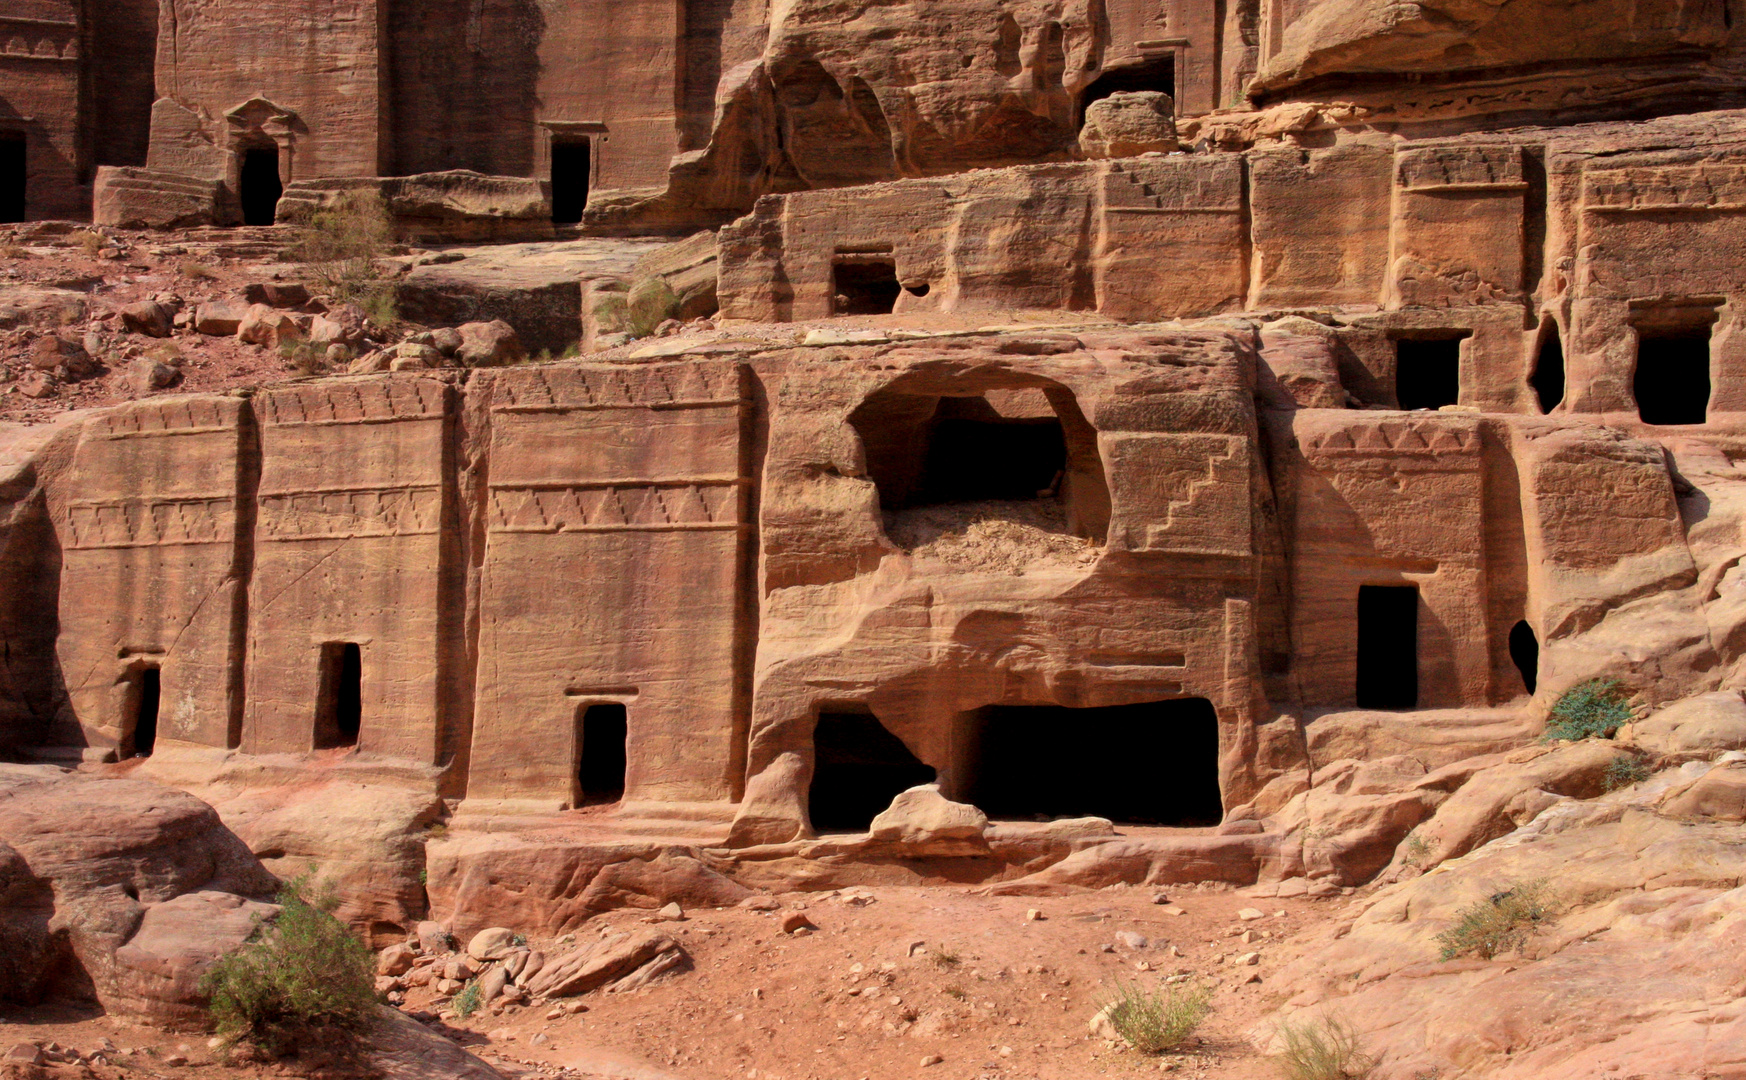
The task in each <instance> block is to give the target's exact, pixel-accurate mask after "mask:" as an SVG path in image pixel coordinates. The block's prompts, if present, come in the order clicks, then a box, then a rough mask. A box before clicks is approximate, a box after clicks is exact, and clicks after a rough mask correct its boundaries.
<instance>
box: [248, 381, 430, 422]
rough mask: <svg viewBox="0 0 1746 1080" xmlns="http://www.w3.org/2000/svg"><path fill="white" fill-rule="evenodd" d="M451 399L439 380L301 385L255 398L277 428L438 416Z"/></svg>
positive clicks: (265, 418) (263, 414)
mask: <svg viewBox="0 0 1746 1080" xmlns="http://www.w3.org/2000/svg"><path fill="white" fill-rule="evenodd" d="M447 404H448V403H447V387H446V386H445V385H444V384H443V383H440V382H437V381H436V380H434V379H385V380H371V381H368V382H365V381H362V380H360V381H358V382H349V383H341V384H338V385H326V386H307V387H296V388H293V389H289V390H275V391H273V392H272V393H267V394H261V395H260V396H258V397H257V398H256V399H255V408H256V409H257V410H258V411H259V413H260V417H261V423H263V424H266V425H269V426H278V427H285V426H291V425H297V424H369V423H381V422H383V421H388V420H419V419H434V418H438V417H441V416H442V415H444V413H445V412H446V411H447Z"/></svg>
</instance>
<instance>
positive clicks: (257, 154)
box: [237, 146, 285, 225]
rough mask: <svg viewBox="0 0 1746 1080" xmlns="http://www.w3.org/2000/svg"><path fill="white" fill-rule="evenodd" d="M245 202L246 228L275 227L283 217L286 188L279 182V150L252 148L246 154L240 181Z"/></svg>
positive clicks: (238, 188) (244, 153) (244, 220)
mask: <svg viewBox="0 0 1746 1080" xmlns="http://www.w3.org/2000/svg"><path fill="white" fill-rule="evenodd" d="M237 194H238V195H239V196H241V198H242V212H243V224H244V225H271V224H273V222H274V221H275V220H277V216H278V213H279V196H281V195H283V194H285V185H284V184H283V183H281V182H280V180H279V151H278V148H277V147H274V148H271V149H269V148H267V147H264V146H256V147H251V148H250V149H247V150H244V151H243V159H242V171H241V173H240V175H239V176H238V179H237Z"/></svg>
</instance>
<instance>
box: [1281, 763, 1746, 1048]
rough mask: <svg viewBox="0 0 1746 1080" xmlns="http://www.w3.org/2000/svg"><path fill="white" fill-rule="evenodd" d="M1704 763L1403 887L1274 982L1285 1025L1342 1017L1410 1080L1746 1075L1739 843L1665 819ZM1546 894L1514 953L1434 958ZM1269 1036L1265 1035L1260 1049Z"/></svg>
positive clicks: (1542, 819) (1578, 804) (1695, 824)
mask: <svg viewBox="0 0 1746 1080" xmlns="http://www.w3.org/2000/svg"><path fill="white" fill-rule="evenodd" d="M1707 769H1708V766H1707V765H1705V764H1703V763H1700V762H1693V763H1692V764H1690V765H1688V766H1686V767H1685V768H1684V769H1683V770H1674V771H1672V772H1670V773H1667V774H1663V775H1662V776H1660V777H1657V778H1656V779H1654V780H1652V781H1650V782H1648V783H1645V784H1640V785H1637V786H1635V787H1633V788H1631V789H1629V790H1625V791H1619V792H1615V793H1613V794H1611V795H1606V796H1603V797H1601V798H1598V799H1595V800H1592V801H1581V800H1577V799H1560V800H1557V801H1556V802H1555V803H1554V804H1553V805H1551V806H1549V807H1547V808H1546V809H1545V810H1543V811H1542V812H1541V813H1540V814H1539V816H1538V817H1536V818H1534V819H1533V820H1532V821H1531V822H1530V823H1528V824H1527V825H1526V826H1524V827H1523V828H1521V829H1518V830H1516V831H1514V832H1512V833H1510V834H1509V835H1507V836H1504V837H1502V838H1500V839H1497V840H1494V841H1492V842H1491V843H1489V844H1486V845H1484V846H1481V847H1479V848H1478V849H1476V850H1475V851H1473V852H1472V853H1470V854H1469V855H1467V856H1466V857H1464V858H1461V859H1458V860H1455V861H1453V862H1447V863H1444V864H1443V865H1442V867H1441V868H1440V869H1439V870H1438V871H1437V872H1435V873H1432V874H1427V875H1425V876H1423V877H1418V878H1415V879H1413V880H1411V881H1408V882H1405V883H1402V884H1399V885H1395V886H1392V887H1390V888H1387V889H1385V890H1383V891H1382V892H1380V893H1379V894H1377V896H1376V897H1375V898H1374V899H1373V900H1371V901H1369V902H1368V903H1367V904H1366V905H1365V907H1364V909H1363V910H1362V911H1361V912H1360V913H1359V914H1358V916H1357V918H1356V919H1355V920H1353V921H1352V922H1350V923H1349V924H1346V925H1341V926H1338V927H1335V928H1333V929H1332V930H1331V931H1330V932H1329V935H1328V939H1327V940H1324V941H1319V942H1317V943H1315V944H1313V945H1312V946H1311V947H1310V948H1309V949H1308V950H1307V951H1306V955H1305V956H1304V958H1303V959H1302V960H1299V961H1296V962H1295V963H1293V964H1292V965H1291V966H1289V967H1287V968H1286V969H1284V970H1283V971H1282V972H1281V973H1280V975H1279V976H1278V977H1277V978H1276V979H1275V980H1273V982H1274V984H1275V985H1276V986H1277V987H1278V988H1279V989H1280V991H1282V992H1284V993H1287V994H1290V995H1292V997H1291V999H1290V1002H1289V1004H1288V1005H1287V1007H1286V1009H1285V1010H1284V1012H1283V1013H1282V1014H1281V1015H1282V1016H1283V1017H1284V1018H1285V1019H1287V1020H1288V1021H1290V1022H1297V1023H1302V1022H1304V1021H1305V1020H1307V1019H1308V1018H1310V1017H1313V1016H1317V1015H1320V1014H1324V1013H1333V1014H1338V1015H1341V1016H1343V1017H1345V1018H1346V1019H1347V1020H1348V1021H1349V1022H1350V1023H1352V1024H1353V1025H1354V1026H1355V1027H1356V1028H1357V1030H1358V1032H1359V1034H1360V1037H1361V1039H1362V1040H1363V1043H1364V1045H1365V1046H1366V1048H1367V1049H1368V1050H1369V1051H1370V1052H1371V1053H1374V1054H1379V1055H1380V1056H1381V1058H1382V1060H1383V1061H1384V1062H1385V1063H1386V1064H1385V1066H1384V1071H1383V1072H1382V1073H1379V1075H1386V1076H1399V1077H1410V1076H1413V1075H1421V1074H1423V1073H1425V1072H1427V1071H1437V1072H1438V1073H1439V1075H1443V1076H1449V1077H1469V1076H1473V1077H1478V1076H1485V1077H1504V1078H1514V1077H1524V1078H1525V1077H1535V1078H1540V1077H1570V1078H1575V1077H1587V1076H1604V1075H1612V1074H1615V1073H1616V1074H1620V1075H1630V1074H1633V1073H1640V1074H1642V1075H1645V1076H1648V1075H1654V1076H1665V1077H1682V1078H1683V1077H1693V1078H1695V1077H1700V1076H1713V1075H1717V1074H1718V1073H1725V1072H1727V1071H1728V1070H1730V1069H1733V1068H1737V1067H1738V1066H1739V1064H1740V1062H1741V1061H1743V1060H1746V1055H1743V1054H1742V1053H1741V1051H1740V1049H1739V1047H1740V1046H1742V1045H1746V1044H1743V1042H1742V1035H1741V1031H1740V1022H1741V1017H1740V1015H1739V1010H1738V1009H1737V1008H1735V1007H1734V1005H1733V1003H1732V1000H1733V999H1732V995H1731V994H1730V993H1729V992H1728V991H1727V990H1726V989H1725V988H1726V987H1730V986H1732V985H1734V984H1735V983H1737V982H1738V980H1739V979H1741V978H1742V977H1743V973H1742V972H1741V970H1739V968H1740V964H1739V961H1738V953H1739V950H1738V948H1737V947H1736V943H1735V942H1734V935H1735V934H1736V933H1737V929H1736V928H1737V927H1738V926H1739V925H1740V919H1739V910H1740V906H1741V904H1742V902H1743V900H1742V896H1741V894H1740V890H1739V889H1738V887H1737V884H1738V883H1737V882H1736V881H1735V880H1734V878H1733V877H1732V876H1731V874H1730V872H1729V871H1728V870H1727V869H1726V868H1727V867H1728V866H1730V865H1731V864H1732V863H1733V862H1734V861H1735V860H1736V859H1737V858H1738V857H1739V855H1740V848H1741V845H1742V844H1746V834H1743V833H1742V832H1741V828H1740V826H1739V825H1737V824H1725V823H1721V822H1717V821H1715V820H1713V819H1702V818H1698V819H1694V820H1689V821H1684V822H1681V821H1675V820H1672V819H1670V818H1668V817H1666V816H1663V815H1662V814H1661V813H1658V812H1657V811H1656V810H1655V809H1654V807H1655V804H1656V802H1657V801H1659V800H1660V799H1661V798H1662V797H1663V795H1664V794H1666V792H1667V789H1668V787H1669V785H1677V784H1679V783H1682V782H1686V781H1689V780H1690V778H1691V777H1690V775H1689V774H1690V773H1691V772H1693V771H1696V772H1698V773H1702V772H1704V771H1705V770H1707ZM1532 881H1541V882H1544V883H1545V888H1546V890H1547V893H1548V896H1549V898H1550V900H1551V902H1552V906H1553V912H1554V917H1553V919H1552V920H1551V921H1550V922H1549V923H1547V924H1546V925H1544V926H1542V927H1540V928H1539V929H1538V930H1536V931H1535V932H1533V933H1532V934H1531V935H1530V936H1529V938H1528V942H1527V944H1526V945H1525V946H1524V947H1523V948H1522V949H1521V950H1520V951H1519V953H1518V952H1510V953H1508V954H1506V955H1503V956H1500V957H1498V958H1497V959H1495V960H1483V959H1474V958H1462V959H1455V960H1451V961H1441V960H1440V959H1439V953H1440V946H1439V944H1438V942H1437V940H1436V938H1437V935H1438V934H1439V933H1442V932H1443V931H1445V930H1448V929H1449V928H1450V927H1451V926H1453V925H1454V923H1455V921H1456V919H1457V917H1458V913H1459V912H1460V911H1462V910H1463V909H1464V908H1467V907H1468V906H1470V905H1474V904H1485V903H1489V902H1491V899H1490V898H1491V897H1493V896H1496V895H1497V894H1499V893H1500V892H1503V891H1507V890H1509V889H1512V888H1516V887H1519V886H1520V885H1522V884H1523V883H1526V882H1532ZM1272 1030H1273V1029H1272V1026H1271V1025H1270V1024H1264V1025H1262V1026H1261V1027H1260V1028H1257V1029H1256V1032H1255V1036H1256V1038H1257V1040H1258V1041H1259V1042H1262V1043H1265V1042H1267V1041H1268V1040H1269V1039H1270V1038H1271V1035H1272Z"/></svg>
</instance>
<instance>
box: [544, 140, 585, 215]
mask: <svg viewBox="0 0 1746 1080" xmlns="http://www.w3.org/2000/svg"><path fill="white" fill-rule="evenodd" d="M593 155H594V144H593V143H592V141H590V140H588V139H585V138H580V139H579V138H574V137H564V138H554V139H553V140H552V223H553V224H555V225H578V224H581V222H582V213H583V211H585V210H587V209H588V182H589V177H590V170H591V169H592V168H593Z"/></svg>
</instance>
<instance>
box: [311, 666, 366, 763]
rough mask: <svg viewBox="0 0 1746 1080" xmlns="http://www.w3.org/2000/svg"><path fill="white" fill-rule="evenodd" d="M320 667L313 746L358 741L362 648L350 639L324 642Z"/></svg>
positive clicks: (362, 682) (360, 711)
mask: <svg viewBox="0 0 1746 1080" xmlns="http://www.w3.org/2000/svg"><path fill="white" fill-rule="evenodd" d="M319 671H320V690H319V691H318V693H317V696H316V703H315V739H314V745H315V749H317V750H327V749H331V748H333V747H336V746H356V745H358V732H359V730H360V729H361V728H362V726H363V718H364V693H363V691H364V651H363V649H362V648H361V647H360V646H359V645H357V644H356V643H355V642H350V641H336V642H330V643H328V644H326V645H323V646H322V647H321V664H320V668H319Z"/></svg>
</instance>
